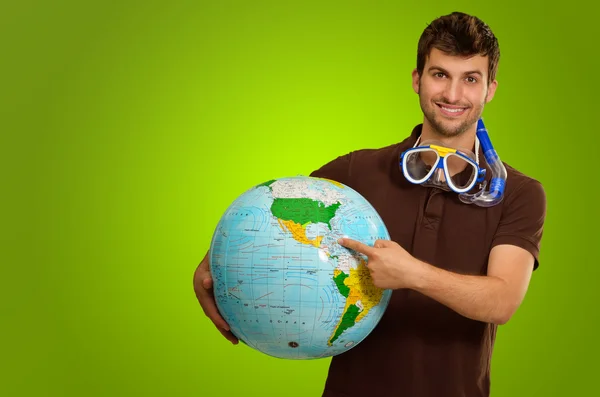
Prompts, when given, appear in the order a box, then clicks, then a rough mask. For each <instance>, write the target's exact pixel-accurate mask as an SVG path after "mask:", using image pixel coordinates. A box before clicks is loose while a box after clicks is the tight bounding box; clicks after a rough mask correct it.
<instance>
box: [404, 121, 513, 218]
mask: <svg viewBox="0 0 600 397" xmlns="http://www.w3.org/2000/svg"><path fill="white" fill-rule="evenodd" d="M418 143H419V142H418V140H417V144H418ZM479 144H481V146H482V149H483V155H484V157H485V160H486V162H487V164H488V166H489V167H490V169H491V171H492V177H491V180H490V188H489V190H486V189H485V188H486V185H487V181H486V180H485V173H486V169H485V168H481V167H480V166H479ZM400 165H401V167H402V171H403V173H404V176H405V177H406V179H407V180H408V181H410V182H411V183H414V184H418V185H423V186H430V187H436V188H439V189H443V190H446V191H453V192H455V193H458V195H459V199H460V200H461V201H462V202H463V203H465V204H475V205H478V206H480V207H491V206H494V205H496V204H498V203H500V202H501V201H502V198H503V196H504V188H505V184H506V169H505V168H504V164H502V161H501V160H500V157H499V156H498V154H497V153H496V151H495V150H494V147H493V146H492V142H491V141H490V138H489V136H488V133H487V129H486V128H485V125H484V124H483V120H482V119H479V120H478V122H477V136H476V140H475V153H471V152H470V151H468V150H464V149H458V148H449V147H446V146H444V145H443V144H442V143H439V142H435V141H424V142H421V144H420V145H419V146H416V144H415V147H413V148H411V149H408V150H406V151H405V152H403V153H402V154H401V156H400ZM452 170H453V171H456V172H455V173H454V174H452V173H451V171H452ZM478 183H479V190H478V191H477V192H475V193H469V191H471V190H472V189H473V188H474V187H475V185H476V184H478Z"/></svg>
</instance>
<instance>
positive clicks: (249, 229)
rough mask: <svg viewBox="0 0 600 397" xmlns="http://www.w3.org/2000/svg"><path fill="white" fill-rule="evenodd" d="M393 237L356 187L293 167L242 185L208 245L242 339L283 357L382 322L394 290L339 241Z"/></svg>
mask: <svg viewBox="0 0 600 397" xmlns="http://www.w3.org/2000/svg"><path fill="white" fill-rule="evenodd" d="M340 237H349V238H351V239H354V240H358V241H360V242H362V243H364V244H366V245H369V246H373V244H374V243H375V241H376V240H377V239H389V238H390V237H389V234H388V231H387V228H386V226H385V224H384V223H383V221H382V219H381V217H380V216H379V214H378V213H377V211H376V210H375V209H374V208H373V206H372V205H371V204H370V203H369V202H368V201H367V200H366V199H365V198H364V197H363V196H361V195H360V194H359V193H358V192H356V191H355V190H353V189H352V188H350V187H348V186H346V185H343V184H341V183H339V182H336V181H332V180H329V179H322V178H315V177H308V176H294V177H288V178H279V179H275V180H271V181H268V182H265V183H262V184H260V185H257V186H254V187H252V188H251V189H249V190H247V191H246V192H244V193H243V194H241V195H240V196H239V197H238V198H237V199H236V200H235V201H234V202H233V203H232V204H231V205H230V206H229V208H227V210H226V211H225V213H224V214H223V216H222V217H221V219H220V221H219V223H218V224H217V226H216V229H215V232H214V234H213V238H212V241H211V246H210V254H209V260H210V269H211V274H212V277H213V286H214V294H215V301H216V304H217V308H218V309H219V312H220V313H221V315H222V316H223V318H224V319H225V321H226V322H227V323H228V324H229V326H230V328H231V331H232V333H233V334H234V335H235V336H236V337H237V338H238V339H239V340H240V341H242V342H243V343H245V344H246V345H248V346H250V347H252V348H254V349H256V350H258V351H260V352H262V353H264V354H267V355H269V356H273V357H278V358H283V359H318V358H325V357H331V356H335V355H338V354H342V353H344V352H346V351H347V350H349V349H351V348H352V347H354V346H356V345H357V344H358V343H360V342H361V341H363V340H364V339H365V338H366V337H367V336H368V335H369V334H370V333H371V332H372V331H373V329H374V328H375V327H376V326H377V324H378V323H379V321H380V320H381V317H382V316H383V313H384V312H385V310H386V308H387V305H388V302H389V300H390V297H391V293H392V291H391V290H385V289H380V288H377V287H375V286H374V285H373V282H372V280H371V277H370V273H369V270H368V268H367V257H366V256H364V255H362V254H359V253H357V252H355V251H352V250H350V249H347V248H345V247H343V246H341V245H339V244H338V243H337V240H338V239H339V238H340Z"/></svg>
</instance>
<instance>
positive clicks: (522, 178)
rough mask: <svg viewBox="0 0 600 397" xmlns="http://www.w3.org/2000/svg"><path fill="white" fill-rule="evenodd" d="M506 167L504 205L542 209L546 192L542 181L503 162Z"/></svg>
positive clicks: (544, 206) (544, 204)
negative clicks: (519, 205)
mask: <svg viewBox="0 0 600 397" xmlns="http://www.w3.org/2000/svg"><path fill="white" fill-rule="evenodd" d="M503 164H504V167H505V168H506V175H507V177H506V191H505V205H509V206H514V205H518V204H521V205H525V204H527V206H528V207H535V208H538V210H539V209H543V210H544V212H545V208H546V192H545V190H544V186H543V185H542V183H541V182H540V181H539V180H537V179H535V178H533V177H531V176H529V175H526V174H525V173H523V172H521V171H519V170H518V169H516V168H515V167H512V166H511V165H509V164H507V163H505V162H503Z"/></svg>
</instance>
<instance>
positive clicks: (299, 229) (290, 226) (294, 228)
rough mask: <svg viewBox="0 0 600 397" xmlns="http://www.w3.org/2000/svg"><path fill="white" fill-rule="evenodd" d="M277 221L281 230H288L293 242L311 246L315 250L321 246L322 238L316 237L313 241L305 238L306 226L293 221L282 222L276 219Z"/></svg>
mask: <svg viewBox="0 0 600 397" xmlns="http://www.w3.org/2000/svg"><path fill="white" fill-rule="evenodd" d="M277 221H278V222H279V226H281V228H282V229H284V230H285V229H287V230H289V232H290V233H291V234H292V237H293V238H294V240H296V241H298V242H299V243H302V244H309V245H313V246H315V247H317V248H318V247H320V246H321V240H323V236H317V237H315V239H314V240H309V239H308V237H306V226H304V225H301V224H299V223H296V222H294V221H284V220H281V219H278V220H277Z"/></svg>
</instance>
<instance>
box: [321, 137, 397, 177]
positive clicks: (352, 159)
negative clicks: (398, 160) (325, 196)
mask: <svg viewBox="0 0 600 397" xmlns="http://www.w3.org/2000/svg"><path fill="white" fill-rule="evenodd" d="M399 145H400V144H398V143H396V144H393V145H388V146H385V147H381V148H367V149H358V150H354V151H351V152H349V153H346V154H344V155H340V156H338V157H336V158H335V159H333V160H331V161H330V162H328V163H326V164H324V165H323V166H321V167H320V168H318V169H316V170H314V171H313V172H312V173H311V174H310V176H314V177H319V178H328V179H333V180H337V181H338V182H342V183H348V182H349V180H350V179H351V178H356V177H357V176H360V175H361V174H364V173H373V172H377V170H380V171H382V172H387V171H388V170H389V164H390V162H391V161H393V159H394V158H395V155H396V152H398V148H399Z"/></svg>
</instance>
